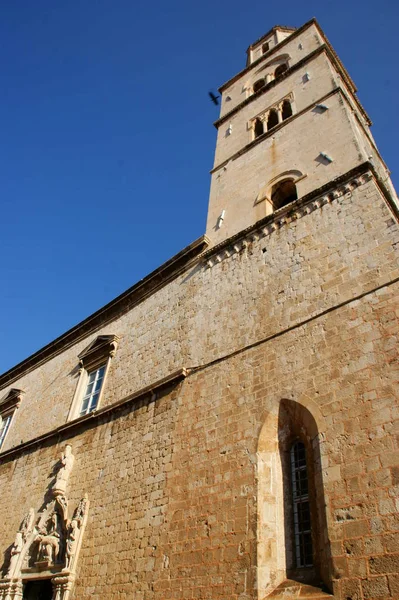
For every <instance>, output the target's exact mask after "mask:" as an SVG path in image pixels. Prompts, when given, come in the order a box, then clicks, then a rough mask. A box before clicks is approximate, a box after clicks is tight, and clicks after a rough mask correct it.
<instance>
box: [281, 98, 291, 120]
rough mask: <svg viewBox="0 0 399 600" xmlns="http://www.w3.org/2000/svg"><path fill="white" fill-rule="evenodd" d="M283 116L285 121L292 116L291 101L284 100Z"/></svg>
mask: <svg viewBox="0 0 399 600" xmlns="http://www.w3.org/2000/svg"><path fill="white" fill-rule="evenodd" d="M281 116H282V117H283V121H285V120H286V119H288V118H289V117H291V116H292V106H291V102H290V101H289V100H284V102H283V106H282V110H281Z"/></svg>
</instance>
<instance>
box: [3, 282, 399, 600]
mask: <svg viewBox="0 0 399 600" xmlns="http://www.w3.org/2000/svg"><path fill="white" fill-rule="evenodd" d="M398 287H399V286H398V284H392V285H390V286H387V287H384V288H382V289H380V290H379V291H378V292H375V293H371V294H369V295H367V296H366V297H364V298H362V299H360V300H356V301H354V302H348V303H347V304H346V305H345V306H342V307H341V308H339V309H336V310H332V311H331V312H328V313H327V314H325V315H323V316H321V317H316V318H315V319H314V320H312V321H310V322H308V323H307V324H306V325H303V326H299V327H297V328H294V329H291V330H289V331H287V332H285V333H283V334H281V335H279V336H277V337H276V338H274V339H272V340H269V341H268V342H265V343H263V344H260V345H258V346H257V347H254V348H248V349H246V350H243V351H242V352H240V353H238V354H237V355H235V356H231V357H226V358H225V359H224V360H221V361H220V362H219V363H217V364H214V365H209V366H208V367H204V368H203V369H201V370H199V371H197V372H194V373H193V374H192V375H190V376H189V377H188V378H187V379H186V380H185V381H184V383H182V384H180V386H179V387H178V388H176V389H175V390H174V391H171V392H169V393H165V394H164V395H162V396H161V397H160V398H158V399H157V400H156V401H153V402H150V401H142V402H138V403H137V405H134V404H132V405H129V406H125V407H121V408H120V409H118V411H117V412H116V413H115V414H114V415H113V416H107V417H105V416H104V418H103V420H102V421H101V422H100V423H99V424H98V426H97V427H89V428H88V429H86V430H84V429H83V430H81V431H80V432H76V433H75V435H74V436H72V437H69V438H68V439H62V440H61V439H60V440H57V442H58V443H50V442H47V443H44V444H43V445H42V446H40V447H38V448H36V449H32V450H30V451H26V452H23V453H21V454H20V455H18V456H17V457H16V460H14V461H13V462H7V461H6V462H3V463H2V464H1V466H0V485H1V490H2V493H1V495H0V540H1V544H2V549H3V548H6V547H7V546H9V544H11V543H12V541H13V539H14V536H15V531H16V530H17V528H18V525H19V523H20V521H21V519H22V517H23V515H24V514H25V513H26V512H27V510H28V509H29V507H30V506H34V507H35V508H38V507H40V506H41V504H42V501H43V496H44V493H45V491H46V488H47V486H48V484H49V482H50V479H51V478H50V473H51V469H52V467H53V465H54V463H55V461H56V460H57V459H58V457H59V454H60V451H61V449H62V448H63V446H64V444H65V443H66V442H70V443H71V444H72V446H73V451H74V454H75V456H76V459H75V465H74V469H73V471H72V475H71V477H70V480H69V484H68V495H69V496H70V500H71V505H74V504H75V503H76V502H77V501H78V499H79V498H80V497H81V496H82V495H83V493H85V492H87V493H88V494H89V498H90V501H91V507H90V514H89V522H88V526H87V528H86V532H85V537H84V541H83V546H82V550H81V555H80V560H79V569H78V579H77V582H76V587H75V590H74V593H73V596H72V598H73V599H77V598H79V600H89V598H90V599H91V600H100V599H101V600H104V599H105V600H120V599H126V600H127V599H128V598H132V597H134V598H135V599H138V600H153V599H159V600H166V599H168V598H169V599H171V600H172V599H173V600H180V599H183V598H195V599H200V598H207V599H212V600H214V599H215V600H216V599H218V600H249V599H254V600H255V598H257V572H256V565H257V548H256V545H257V544H256V540H257V520H258V510H259V507H258V505H257V493H256V492H257V487H258V485H260V483H261V482H260V481H259V479H258V473H257V468H256V464H257V461H256V454H257V450H258V439H259V434H260V431H261V429H262V426H263V424H264V422H265V420H266V419H267V417H268V414H269V413H270V412H273V411H274V412H275V411H276V406H277V404H278V402H279V401H280V400H281V398H287V397H288V398H292V399H293V400H300V399H301V398H303V397H307V398H310V399H312V402H314V403H315V404H316V405H317V407H318V409H319V411H320V414H321V417H318V420H319V422H318V426H319V430H320V432H321V433H322V434H323V439H324V442H323V444H322V462H323V478H324V493H325V501H326V511H327V521H328V525H329V537H330V540H331V552H332V555H333V560H332V562H331V566H330V572H331V576H332V577H333V579H334V597H335V598H337V599H339V600H347V599H348V598H351V599H352V600H360V599H362V600H372V599H373V600H381V599H382V598H384V599H388V598H398V596H399V591H398V570H399V569H398V561H399V548H398V536H399V522H398V519H397V515H398V506H397V504H398V487H397V486H398V435H397V434H398V423H399V419H398V406H397V401H396V390H395V386H396V385H397V371H395V369H394V365H395V361H397V336H398V333H399V332H398V321H397V314H398V311H399V307H398V303H397V300H395V298H396V299H397V297H398V296H397V292H398ZM396 364H397V362H396ZM395 486H396V487H395ZM16 499H18V502H17V503H16ZM11 507H13V508H12V510H10V508H11ZM270 552H271V553H272V552H273V547H272V546H271V549H270ZM261 597H263V596H261Z"/></svg>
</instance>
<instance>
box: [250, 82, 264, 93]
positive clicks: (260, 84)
mask: <svg viewBox="0 0 399 600" xmlns="http://www.w3.org/2000/svg"><path fill="white" fill-rule="evenodd" d="M264 86H265V80H264V79H258V81H255V83H254V85H253V90H254V94H255V93H256V92H259V90H261V89H262V88H263V87H264Z"/></svg>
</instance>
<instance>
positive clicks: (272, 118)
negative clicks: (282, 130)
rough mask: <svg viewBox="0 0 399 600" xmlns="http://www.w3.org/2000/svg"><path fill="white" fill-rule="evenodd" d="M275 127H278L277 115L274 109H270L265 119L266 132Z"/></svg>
mask: <svg viewBox="0 0 399 600" xmlns="http://www.w3.org/2000/svg"><path fill="white" fill-rule="evenodd" d="M276 125H278V113H277V111H276V110H275V109H274V108H272V110H271V111H270V112H269V116H268V118H267V130H268V131H269V129H271V128H272V127H275V126H276Z"/></svg>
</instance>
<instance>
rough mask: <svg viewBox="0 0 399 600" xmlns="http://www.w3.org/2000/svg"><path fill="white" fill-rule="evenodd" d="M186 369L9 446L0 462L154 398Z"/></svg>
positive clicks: (171, 384) (175, 383) (177, 381)
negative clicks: (128, 406)
mask: <svg viewBox="0 0 399 600" xmlns="http://www.w3.org/2000/svg"><path fill="white" fill-rule="evenodd" d="M188 372H189V371H188V370H187V369H186V368H184V367H182V368H181V369H179V370H178V371H174V372H173V373H171V374H170V375H167V376H166V377H163V378H162V379H158V381H155V382H154V383H152V384H150V385H148V386H146V387H144V388H142V389H141V390H138V391H137V392H134V393H133V394H130V395H129V396H126V397H125V398H122V400H119V401H118V402H114V403H113V404H111V405H109V406H104V407H103V408H99V409H98V410H95V411H93V412H91V413H89V414H87V415H84V416H83V417H79V418H78V419H74V420H73V421H69V422H68V423H64V424H63V425H60V426H59V427H57V428H56V429H53V430H51V431H49V432H48V433H44V434H43V435H39V436H37V437H35V438H33V439H32V440H29V441H28V442H24V443H21V444H18V445H17V446H14V447H13V448H10V449H9V450H5V451H4V452H1V453H0V463H1V461H3V460H4V459H11V460H13V459H14V458H15V457H16V456H18V455H19V454H21V453H24V452H26V451H27V450H29V449H31V448H34V447H36V446H37V445H38V444H41V443H42V442H45V441H48V440H50V441H54V439H55V438H62V437H68V436H73V435H74V434H75V433H76V432H77V431H78V430H80V429H81V428H85V427H89V426H90V425H91V424H92V423H97V424H98V423H99V422H100V421H101V420H102V419H103V418H104V417H107V416H108V415H111V414H112V413H113V412H115V411H116V410H117V409H119V408H121V407H124V406H127V405H128V404H130V403H135V402H137V401H138V400H141V399H143V398H145V397H146V396H150V397H151V399H153V400H155V399H156V397H157V394H158V393H159V392H161V391H162V390H164V389H166V388H169V387H175V386H176V385H178V384H179V383H180V382H181V381H183V379H185V378H186V377H187V375H188Z"/></svg>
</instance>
